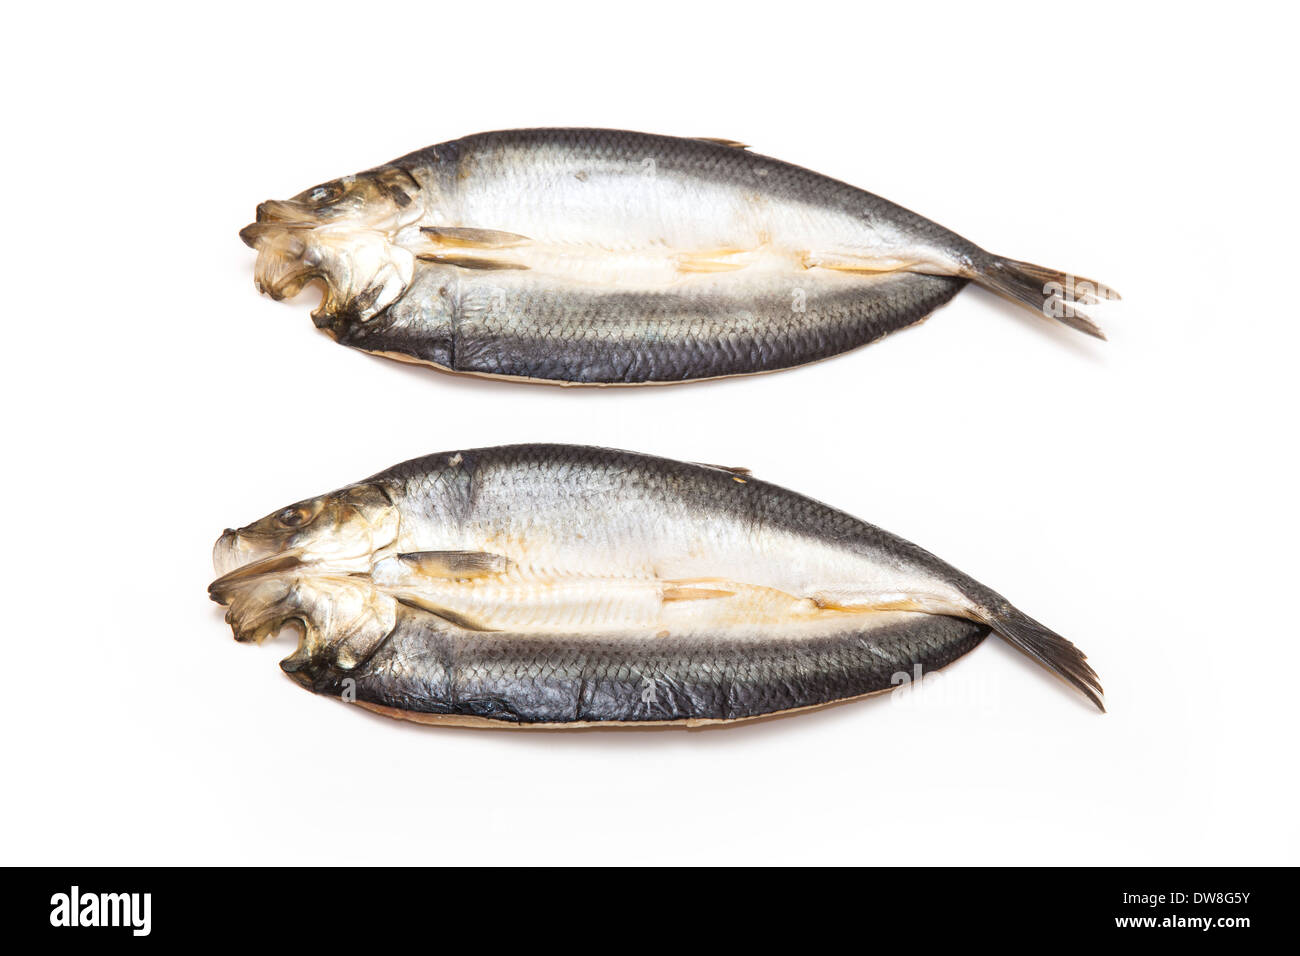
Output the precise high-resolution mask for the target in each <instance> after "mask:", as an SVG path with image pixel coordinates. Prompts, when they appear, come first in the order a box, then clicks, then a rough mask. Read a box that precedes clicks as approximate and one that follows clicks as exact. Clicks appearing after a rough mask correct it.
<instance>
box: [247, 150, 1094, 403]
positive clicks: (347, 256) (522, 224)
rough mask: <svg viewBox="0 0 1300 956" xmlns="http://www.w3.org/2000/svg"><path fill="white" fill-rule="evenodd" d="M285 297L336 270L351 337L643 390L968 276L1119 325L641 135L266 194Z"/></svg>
mask: <svg viewBox="0 0 1300 956" xmlns="http://www.w3.org/2000/svg"><path fill="white" fill-rule="evenodd" d="M241 236H242V237H243V238H244V240H245V241H246V242H247V243H248V244H249V245H251V246H253V247H254V248H255V249H257V251H258V262H257V269H256V274H257V281H258V287H259V288H260V289H262V290H263V291H265V292H267V293H268V294H270V295H272V296H274V297H276V298H285V297H288V296H291V295H296V294H297V293H298V292H299V291H300V290H301V289H302V288H303V287H304V286H305V285H307V284H308V283H310V282H314V281H319V282H321V283H323V284H324V286H325V290H326V294H325V296H324V298H323V299H322V303H321V306H320V308H318V309H317V310H316V311H315V312H314V313H313V320H314V321H315V323H316V325H317V326H318V327H319V328H321V329H323V330H324V331H325V332H327V333H328V334H329V335H331V336H333V337H334V338H335V339H336V340H337V341H339V342H341V343H343V344H345V345H348V346H351V347H354V348H358V349H362V350H365V351H369V352H374V353H377V354H381V355H386V356H390V357H394V358H399V359H402V360H404V361H413V362H418V363H423V364H428V365H432V366H435V367H438V368H442V369H447V370H451V371H455V372H462V373H468V374H475V375H484V376H490V377H505V378H516V379H527V380H534V381H549V382H561V383H573V384H592V385H636V384H646V383H670V382H684V381H692V380H697V379H705V378H717V377H722V376H731V375H743V374H750V373H754V372H765V371H773V370H776V369H782V368H789V367H793V366H797V365H803V364H806V363H808V362H813V361H817V360H819V359H823V358H828V357H830V356H832V355H836V354H839V353H842V352H846V351H849V350H851V349H854V348H857V347H858V346H861V345H865V344H867V343H868V342H872V341H874V340H876V339H878V338H880V337H882V336H884V335H887V334H888V333H890V332H893V331H896V330H898V329H901V328H904V327H906V326H909V325H913V324H915V323H916V322H918V321H919V320H921V319H923V318H925V317H926V316H927V315H929V314H930V313H932V312H933V311H934V310H935V309H937V308H938V307H939V306H941V305H943V304H944V303H945V302H947V301H948V300H949V299H950V298H952V296H954V295H955V294H956V293H957V292H958V291H960V290H961V288H962V287H963V286H964V285H965V284H966V282H967V281H973V282H976V283H977V284H980V285H983V286H985V287H986V288H989V289H991V290H992V291H994V292H996V293H998V294H999V295H1003V296H1005V297H1007V298H1010V299H1013V300H1015V301H1018V302H1020V303H1021V304H1023V305H1025V306H1027V307H1029V308H1031V309H1034V310H1036V311H1040V312H1042V313H1043V314H1045V315H1048V316H1050V317H1052V318H1055V319H1058V320H1059V321H1061V322H1063V323H1065V324H1067V325H1071V326H1073V327H1074V328H1077V329H1080V330H1082V331H1085V332H1088V333H1089V334H1093V335H1097V336H1100V335H1101V332H1100V330H1099V329H1098V328H1097V326H1096V325H1095V324H1094V323H1093V322H1092V320H1091V318H1090V317H1089V316H1088V315H1087V314H1086V312H1085V309H1084V306H1085V305H1087V304H1088V303H1090V302H1095V301H1098V300H1100V299H1105V298H1111V297H1115V296H1114V293H1113V291H1112V290H1110V289H1109V288H1107V287H1106V286H1103V285H1101V284H1100V283H1096V282H1093V281H1091V280H1086V279H1078V278H1075V277H1073V276H1071V275H1070V274H1068V273H1065V272H1061V271H1059V270H1054V269H1045V268H1043V267H1041V266H1035V265H1032V264H1030V263H1025V262H1020V261H1017V260H1013V259H1008V258H1005V257H1003V256H997V255H994V254H992V253H989V252H987V251H985V250H983V249H981V248H980V247H979V246H977V245H975V244H974V243H972V242H970V241H969V240H966V239H964V238H962V237H961V236H958V235H957V234H955V233H953V232H952V231H951V230H948V229H946V228H944V227H943V226H940V225H939V224H937V223H934V222H931V221H930V220H928V219H925V218H924V217H922V216H919V215H917V214H916V213H913V212H911V211H909V210H907V209H904V208H902V207H900V206H897V205H895V204H894V203H891V202H889V201H888V200H886V199H882V198H881V197H879V196H876V195H873V194H872V193H869V192H866V191H864V190H861V189H857V188H855V187H853V186H850V185H848V184H846V183H843V182H840V181H838V180H835V179H831V178H829V177H826V176H822V175H820V174H818V173H814V172H812V171H810V170H807V169H803V168H801V167H798V166H793V165H791V164H789V163H784V162H781V161H780V160H776V159H772V158H770V157H766V156H762V155H759V154H756V153H753V152H750V151H748V150H746V149H743V148H736V147H735V146H730V145H720V144H719V143H717V142H709V141H703V140H698V139H688V138H678V137H671V136H658V135H652V134H646V133H633V132H625V131H619V130H573V129H541V130H508V131H504V132H496V133H482V134H478V135H475V136H469V137H466V138H464V139H462V140H458V141H453V142H451V143H443V144H439V145H438V146H435V147H431V148H428V149H424V150H419V151H417V152H415V153H411V154H408V155H407V156H403V157H401V158H400V159H397V160H394V161H392V162H390V163H386V164H384V165H383V166H378V167H375V168H374V169H372V170H368V171H366V172H364V173H360V174H358V175H356V176H354V177H348V178H346V179H344V180H336V181H334V182H333V183H326V184H322V185H321V186H317V187H314V188H313V189H310V190H307V191H305V192H303V193H302V194H300V195H299V196H297V197H294V198H293V199H290V200H270V201H267V202H265V203H262V204H261V205H260V206H259V207H258V221H257V222H255V223H253V224H251V225H249V226H247V227H245V229H244V230H243V231H242V232H241Z"/></svg>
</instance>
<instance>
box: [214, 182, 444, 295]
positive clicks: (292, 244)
mask: <svg viewBox="0 0 1300 956" xmlns="http://www.w3.org/2000/svg"><path fill="white" fill-rule="evenodd" d="M422 215H423V204H422V202H421V187H420V184H419V183H418V182H417V181H416V180H415V179H414V178H413V177H412V176H411V174H410V173H408V172H406V171H405V170H403V169H401V168H399V167H396V166H384V167H380V168H378V169H373V170H370V171H369V172H365V173H360V174H358V175H356V176H345V177H344V178H343V179H336V180H333V181H332V182H328V183H322V184H320V185H319V186H313V187H312V188H311V189H306V190H304V191H303V192H301V193H299V194H298V195H296V196H294V197H293V198H291V199H270V200H267V201H266V202H264V203H262V204H261V205H259V206H258V207H257V221H256V222H253V223H250V224H249V225H247V226H245V227H244V228H243V229H242V230H240V233H239V236H240V238H241V239H243V240H244V242H245V243H246V244H247V245H249V246H250V247H251V248H253V249H255V250H257V264H256V265H255V266H254V281H255V282H256V284H257V288H258V290H259V291H261V292H264V293H266V294H267V295H269V296H271V298H273V299H277V300H279V299H290V298H293V297H294V296H296V295H297V294H298V293H299V292H301V291H302V290H303V289H304V288H305V287H306V286H307V285H308V284H310V283H312V282H317V281H319V282H320V283H322V284H323V285H324V287H325V295H324V297H323V298H322V300H321V306H320V308H319V309H317V310H316V312H315V313H314V317H315V318H317V319H318V320H320V319H322V318H338V317H341V316H347V317H351V318H355V319H358V320H360V321H365V320H366V319H368V318H371V317H372V316H374V315H376V314H378V313H379V312H380V311H382V310H383V309H384V308H386V307H387V306H389V305H391V304H392V303H393V302H395V301H396V300H397V299H398V298H399V297H400V296H401V295H402V293H403V292H405V291H406V287H407V286H408V285H409V284H410V282H411V276H412V273H413V272H414V268H415V256H414V255H413V254H412V253H411V252H410V251H409V250H407V249H405V248H403V247H402V246H400V245H398V244H397V243H396V242H395V241H394V238H395V237H396V235H397V233H398V232H400V231H401V230H402V229H404V228H406V227H407V226H409V225H411V224H412V223H414V222H416V221H417V220H419V219H420V217H421V216H422Z"/></svg>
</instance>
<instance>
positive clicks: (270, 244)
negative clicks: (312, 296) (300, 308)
mask: <svg viewBox="0 0 1300 956" xmlns="http://www.w3.org/2000/svg"><path fill="white" fill-rule="evenodd" d="M313 228H314V226H313V225H312V224H311V223H303V222H253V223H249V224H248V225H247V226H245V227H244V228H243V229H241V230H239V238H240V239H242V240H243V241H244V243H245V244H246V245H247V246H248V247H249V248H251V249H255V250H257V264H256V265H255V266H254V267H253V282H254V283H255V284H256V286H257V291H258V292H261V293H264V294H266V295H269V296H270V297H271V298H272V299H275V300H276V301H279V300H281V299H291V298H293V297H294V296H295V295H297V294H298V293H299V292H301V291H302V289H303V287H304V286H305V285H307V283H309V282H311V281H312V280H313V279H320V278H323V274H322V272H321V270H320V268H319V263H318V262H317V261H316V260H317V259H318V258H319V257H318V255H316V254H315V253H313V252H312V251H311V249H310V247H309V246H308V243H307V241H306V237H305V235H304V233H306V232H307V231H310V230H311V229H313Z"/></svg>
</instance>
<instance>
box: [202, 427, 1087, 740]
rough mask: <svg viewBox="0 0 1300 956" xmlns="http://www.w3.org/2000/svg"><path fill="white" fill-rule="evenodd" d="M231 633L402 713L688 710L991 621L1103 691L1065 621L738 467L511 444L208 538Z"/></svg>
mask: <svg viewBox="0 0 1300 956" xmlns="http://www.w3.org/2000/svg"><path fill="white" fill-rule="evenodd" d="M213 560H214V565H215V569H216V572H217V574H218V575H220V576H219V577H218V578H217V580H215V581H214V582H213V583H212V584H211V586H210V588H209V593H210V595H211V596H212V598H213V599H214V600H215V601H217V602H219V603H220V604H223V605H225V606H226V607H227V609H228V610H227V613H226V620H227V621H228V622H229V623H230V625H231V627H232V629H233V631H234V635H235V638H236V640H239V641H261V640H262V639H263V638H265V637H267V636H268V635H270V634H273V633H275V632H277V631H278V630H279V629H280V628H281V627H282V626H284V625H285V624H286V623H289V622H291V621H293V622H298V624H299V625H300V626H301V637H300V640H299V644H298V647H297V649H296V650H295V652H294V653H293V654H292V655H291V656H289V657H288V658H286V659H285V660H284V661H282V662H281V667H283V669H284V670H285V671H286V672H287V673H288V674H289V675H290V676H291V677H292V678H293V679H294V680H296V681H297V682H298V683H300V684H301V685H303V686H304V687H306V688H308V689H309V690H312V691H315V692H316V693H320V694H326V695H331V696H336V697H339V698H340V699H343V700H345V701H349V702H355V703H357V704H359V705H361V706H363V707H367V708H370V709H373V710H376V711H379V712H381V713H385V714H388V715H391V716H395V717H404V718H407V719H411V720H417V721H424V722H430V723H437V722H441V723H457V724H470V725H477V726H505V727H561V726H563V727H572V726H609V727H617V726H630V725H644V724H656V723H662V724H673V725H693V724H700V723H714V722H730V721H740V720H746V719H750V718H756V717H763V716H767V715H772V714H780V713H786V712H791V711H799V710H803V709H807V708H812V707H817V706H821V705H825V704H830V703H834V702H837V701H842V700H848V699H851V698H855V697H861V696H864V695H868V694H873V693H876V692H879V691H882V690H887V689H889V688H890V687H891V686H894V685H895V684H896V683H897V682H898V679H899V678H898V675H899V674H903V675H907V676H909V677H910V676H911V675H913V674H914V673H915V671H916V669H917V668H920V669H921V670H922V671H926V670H932V669H934V668H938V667H943V666H944V665H946V664H948V663H949V662H951V661H952V660H954V659H955V658H957V657H960V656H961V655H962V654H965V653H966V652H967V651H969V650H971V649H972V648H973V647H975V645H977V644H978V643H979V642H980V641H981V640H983V639H984V637H985V636H987V634H988V633H989V632H990V631H992V632H994V633H996V634H997V635H999V636H1000V637H1001V638H1003V639H1004V640H1006V641H1008V642H1010V643H1011V644H1012V645H1014V646H1015V647H1017V648H1019V649H1020V650H1022V651H1024V652H1025V653H1027V654H1029V655H1030V656H1031V657H1033V658H1035V659H1036V660H1038V661H1039V662H1040V663H1042V664H1043V665H1044V666H1046V667H1047V668H1049V669H1050V670H1052V671H1055V672H1056V673H1057V674H1058V675H1060V676H1061V677H1062V678H1064V680H1065V681H1067V682H1069V683H1070V684H1072V685H1073V686H1074V687H1075V688H1077V689H1078V690H1079V691H1081V692H1082V693H1083V694H1084V695H1086V696H1087V697H1088V698H1089V699H1090V700H1092V701H1093V702H1094V703H1095V704H1096V705H1097V706H1098V707H1101V696H1100V695H1101V686H1100V684H1099V682H1098V680H1097V676H1096V674H1095V673H1094V672H1093V670H1092V669H1091V668H1090V667H1089V666H1088V664H1087V663H1086V661H1085V659H1084V656H1083V654H1081V653H1080V652H1079V651H1078V650H1077V649H1076V648H1075V647H1074V646H1073V645H1072V644H1071V643H1070V642H1068V641H1067V640H1065V639H1064V638H1062V637H1060V636H1059V635H1057V634H1055V633H1053V632H1052V631H1050V630H1048V629H1047V628H1045V627H1043V626H1042V625H1040V624H1038V623H1037V622H1036V621H1034V620H1032V619H1031V618H1029V617H1028V616H1026V615H1025V614H1023V613H1022V612H1020V611H1019V610H1017V609H1016V608H1014V607H1012V606H1011V605H1010V604H1009V603H1008V602H1007V601H1006V600H1005V599H1004V598H1002V597H1001V596H999V595H998V594H996V593H995V592H993V591H991V590H989V589H988V588H986V587H984V586H983V585H981V584H979V583H977V582H976V581H974V580H972V579H971V578H969V577H967V576H966V575H964V574H962V573H961V572H959V571H957V570H956V569H954V568H952V567H950V566H949V565H947V564H945V563H944V562H942V561H940V560H939V559H938V558H936V557H935V556H934V555H932V554H930V553H928V552H927V551H924V550H923V549H921V548H919V547H917V546H915V545H913V544H910V543H908V542H906V541H903V540H902V539H900V538H897V537H895V536H893V535H891V534H889V533H887V532H885V531H882V530H880V529H878V528H875V527H873V526H872V525H869V524H866V523H865V522H862V521H859V520H858V519H856V518H853V517H851V516H849V515H847V514H845V513H844V512H841V511H837V510H835V509H833V508H830V507H827V506H826V505H823V504H820V503H818V502H815V501H812V500H810V499H808V498H805V497H802V496H801V495H797V494H795V493H793V492H790V491H787V490H785V489H782V488H779V487H776V486H775V485H770V484H767V483H765V482H762V481H760V480H758V479H756V478H754V477H753V476H752V475H750V474H749V473H748V472H746V471H744V470H743V469H734V468H724V467H720V466H715V465H700V464H688V463H683V462H676V461H669V460H666V459H661V458H653V457H650V456H647V455H639V454H634V453H631V452H622V451H612V450H607V449H599V448H586V447H581V446H566V445H517V446H506V447H499V448H483V449H474V450H467V451H459V452H448V453H441V454H436V455H430V456H428V457H426V458H421V459H416V460H414V461H409V462H406V463H404V464H401V465H397V466H396V467H394V468H390V469H388V470H387V471H383V472H380V473H379V474H377V475H375V476H373V477H371V478H368V479H366V480H365V481H361V482H358V483H357V484H354V485H349V486H347V487H346V488H342V489H340V490H338V491H334V492H330V493H328V494H324V495H320V496H317V497H314V498H309V499H305V500H303V501H301V502H298V503H296V504H292V505H289V506H288V507H285V508H282V509H280V510H278V511H276V512H273V513H272V514H270V515H267V516H266V517H265V518H262V519H260V520H259V521H255V522H253V523H252V524H250V525H247V526H245V527H243V528H240V529H238V530H228V531H226V532H225V533H224V534H223V535H222V536H221V538H220V539H219V540H218V541H217V544H216V547H215V549H214V556H213Z"/></svg>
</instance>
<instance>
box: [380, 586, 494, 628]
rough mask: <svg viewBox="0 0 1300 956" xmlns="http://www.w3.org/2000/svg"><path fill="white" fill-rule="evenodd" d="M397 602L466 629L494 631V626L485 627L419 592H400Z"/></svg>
mask: <svg viewBox="0 0 1300 956" xmlns="http://www.w3.org/2000/svg"><path fill="white" fill-rule="evenodd" d="M397 603H398V604H404V605H406V606H407V607H412V608H415V609H416V610H418V611H424V612H426V613H428V614H432V615H433V616H434V617H440V618H442V619H443V620H444V621H446V622H447V623H448V624H454V625H456V626H457V627H460V628H464V629H465V630H467V631H494V630H496V628H492V627H487V626H486V625H484V624H482V623H480V622H479V621H476V620H474V619H473V618H470V617H466V616H465V615H464V614H461V613H459V612H458V611H453V610H452V609H451V608H448V607H444V606H442V605H441V604H438V603H437V602H436V601H431V600H429V599H428V598H426V597H424V596H423V595H421V594H402V595H400V596H398V597H397Z"/></svg>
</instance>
